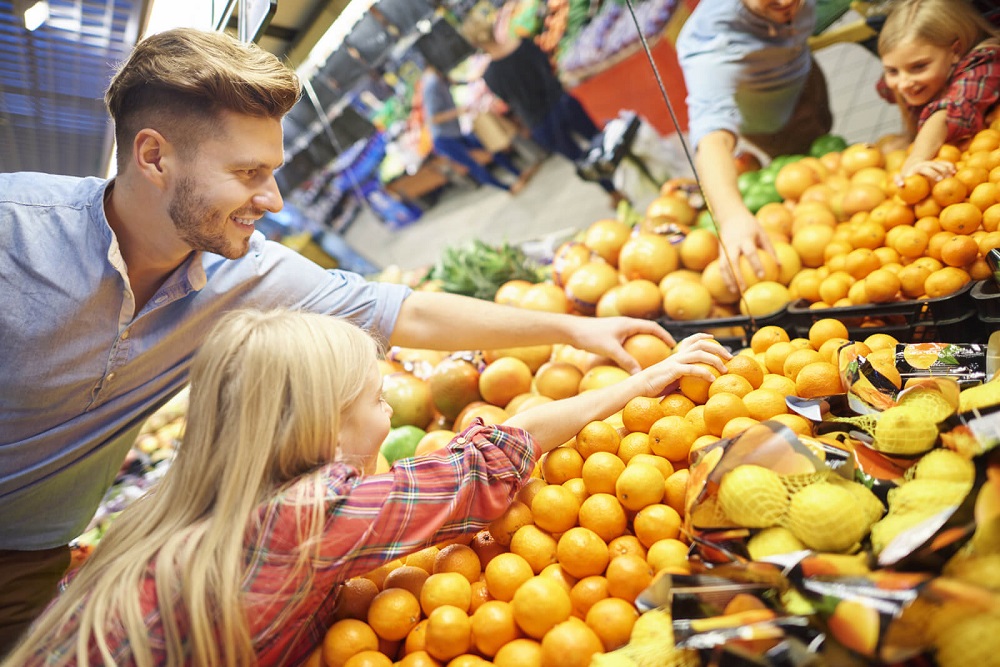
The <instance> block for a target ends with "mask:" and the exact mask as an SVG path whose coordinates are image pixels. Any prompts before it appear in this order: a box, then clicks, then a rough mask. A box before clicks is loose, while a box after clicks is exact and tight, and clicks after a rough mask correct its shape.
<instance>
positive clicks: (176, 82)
mask: <svg viewBox="0 0 1000 667" xmlns="http://www.w3.org/2000/svg"><path fill="white" fill-rule="evenodd" d="M301 91H302V87H301V84H300V82H299V78H298V75H297V74H295V72H294V71H292V70H291V69H289V68H288V67H286V66H285V65H284V64H283V63H282V62H281V61H280V60H278V58H277V57H275V56H274V55H273V54H271V53H268V52H267V51H264V50H263V49H261V48H260V47H258V46H257V45H256V44H252V43H244V42H241V41H239V40H237V39H235V38H233V37H230V36H229V35H226V34H224V33H218V32H205V31H201V30H194V29H191V28H177V29H174V30H167V31H165V32H161V33H157V34H154V35H152V36H150V37H147V38H146V39H144V40H142V41H141V42H139V43H138V44H137V45H136V47H135V49H133V50H132V53H131V54H130V55H129V57H128V59H127V60H126V61H125V62H124V63H123V64H122V65H121V67H120V68H119V69H118V72H117V74H115V76H114V78H113V79H112V80H111V84H110V85H109V87H108V90H107V92H106V94H105V96H104V101H105V103H106V104H107V107H108V111H109V112H110V113H111V118H112V119H113V120H114V124H115V140H116V141H117V142H118V147H119V148H118V170H119V171H122V170H123V169H124V166H125V162H126V161H127V159H128V154H129V150H128V147H129V146H130V145H131V144H132V141H133V139H134V138H135V135H136V134H137V133H138V132H139V130H141V129H143V128H146V127H151V128H153V129H156V130H157V131H159V132H160V133H161V134H163V135H164V136H165V137H166V138H167V139H168V140H170V141H173V142H175V143H176V144H177V145H178V146H179V147H180V148H181V149H182V150H188V151H190V150H191V149H193V148H194V147H195V146H197V144H198V142H199V141H201V140H202V139H203V138H205V137H206V136H208V135H209V133H211V132H216V131H217V127H218V121H219V114H220V112H222V111H232V112H235V113H239V114H245V115H248V116H254V117H258V118H281V117H282V116H284V115H285V114H286V113H288V111H289V110H290V109H291V108H292V106H293V105H294V104H295V103H296V102H297V101H298V99H299V96H300V94H301Z"/></svg>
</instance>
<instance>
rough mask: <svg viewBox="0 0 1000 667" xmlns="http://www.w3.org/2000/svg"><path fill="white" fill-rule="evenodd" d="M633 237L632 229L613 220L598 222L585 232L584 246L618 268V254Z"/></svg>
mask: <svg viewBox="0 0 1000 667" xmlns="http://www.w3.org/2000/svg"><path fill="white" fill-rule="evenodd" d="M631 235H632V228H631V226H629V225H626V224H625V223H623V222H620V221H618V220H614V219H611V218H608V219H604V220H598V221H597V222H594V223H592V224H591V225H590V226H589V227H587V229H586V230H585V231H584V235H583V244H584V245H585V246H587V247H588V248H590V249H591V250H593V251H594V252H596V253H597V254H598V255H600V256H601V258H603V259H604V261H605V262H607V263H608V264H611V265H612V266H618V253H619V252H620V251H621V248H622V246H623V245H625V242H626V241H628V239H629V237H630V236H631Z"/></svg>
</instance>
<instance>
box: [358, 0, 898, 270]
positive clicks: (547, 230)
mask: <svg viewBox="0 0 1000 667" xmlns="http://www.w3.org/2000/svg"><path fill="white" fill-rule="evenodd" d="M856 18H857V16H856V15H855V16H853V17H852V16H851V15H850V14H848V15H845V17H843V18H842V19H841V20H842V21H847V20H853V19H856ZM815 56H816V60H817V62H819V64H820V67H822V68H823V72H824V73H825V74H826V78H827V84H828V87H829V92H830V99H831V106H832V111H833V116H834V126H833V132H834V133H835V134H840V135H842V136H843V137H845V138H846V139H847V140H848V142H850V143H854V142H859V141H875V140H876V139H878V138H879V137H881V136H883V135H884V134H887V133H892V132H898V131H900V119H899V115H898V112H897V110H896V108H895V107H894V106H892V105H890V104H887V103H885V102H884V101H882V100H881V98H879V97H878V96H877V95H876V93H875V82H876V81H877V79H878V76H879V73H880V65H879V62H878V59H877V58H876V57H875V55H873V54H872V53H871V52H870V51H868V50H866V49H865V48H864V47H862V46H860V45H858V44H852V43H847V44H844V43H841V44H834V45H832V46H829V47H826V48H823V49H820V50H819V51H817V52H816V54H815ZM665 141H666V145H667V148H668V150H669V152H670V153H671V155H673V157H674V158H675V160H674V164H675V165H677V167H676V171H677V172H679V171H682V170H685V164H684V160H683V153H682V152H681V149H680V147H679V146H680V141H679V140H678V138H677V137H676V136H672V137H668V138H666V139H665ZM654 196H655V192H654V191H652V190H650V189H649V188H648V187H647V188H645V189H643V190H640V191H636V193H635V195H634V196H633V199H634V201H635V203H636V204H637V206H639V207H640V210H642V208H644V206H645V205H646V204H648V203H649V201H651V200H652V198H653V197H654ZM613 215H614V211H613V209H612V208H611V206H610V204H609V200H608V197H607V196H606V195H605V193H604V192H603V190H601V189H600V187H599V186H597V185H596V184H593V183H586V182H583V181H581V180H580V179H578V178H577V177H576V175H575V172H574V168H573V166H572V165H571V164H570V163H569V162H568V161H567V160H565V159H563V158H562V157H560V156H553V157H550V158H548V159H547V160H546V161H545V162H544V163H543V164H542V167H541V169H540V170H539V171H538V173H537V175H536V176H535V177H534V178H533V179H532V180H531V181H530V182H529V183H528V185H527V186H526V187H525V188H524V190H523V191H521V192H520V193H519V194H518V195H516V196H512V195H510V194H507V193H506V192H502V191H500V190H496V189H493V188H490V187H489V186H484V187H480V188H473V187H471V186H451V187H449V188H448V189H447V190H446V191H445V192H444V193H443V195H442V196H441V198H440V199H439V201H438V202H437V203H436V204H435V205H434V206H433V207H431V208H430V209H428V210H427V211H426V212H425V213H424V215H423V216H422V217H421V218H420V220H418V221H417V222H415V223H413V224H412V225H409V226H407V227H404V228H402V229H398V230H392V229H390V228H389V227H387V226H386V225H385V224H383V223H382V222H381V221H380V220H379V219H378V218H377V217H376V216H375V215H374V214H373V213H372V212H371V211H370V210H368V209H365V210H364V211H362V213H361V214H360V215H359V216H358V218H357V219H356V220H355V221H354V223H353V224H352V225H351V226H350V227H349V228H348V229H347V230H346V232H345V233H344V240H345V241H346V242H347V243H348V244H349V245H350V246H351V247H352V248H354V249H355V250H356V251H357V252H358V253H359V254H361V255H362V256H364V257H365V258H366V259H368V260H370V261H371V262H372V263H373V264H375V265H376V266H379V267H383V268H384V267H386V266H389V265H397V266H399V267H400V268H401V269H404V270H406V269H416V268H421V267H425V266H429V265H431V264H433V263H434V261H435V260H436V259H437V258H438V257H439V256H440V253H441V251H442V250H443V249H444V248H445V247H446V246H449V245H461V244H462V243H464V242H466V241H467V240H470V239H481V240H483V241H486V242H488V243H501V242H504V241H507V242H510V243H524V242H526V241H532V240H540V244H541V245H542V246H545V245H552V244H556V245H557V244H558V243H559V242H561V240H562V239H565V238H567V237H568V236H570V235H572V234H573V233H574V232H575V231H577V230H580V229H583V228H585V227H587V226H588V225H589V224H590V223H591V222H594V221H596V220H599V219H601V218H604V217H610V216H613ZM552 247H555V246H554V245H553V246H552Z"/></svg>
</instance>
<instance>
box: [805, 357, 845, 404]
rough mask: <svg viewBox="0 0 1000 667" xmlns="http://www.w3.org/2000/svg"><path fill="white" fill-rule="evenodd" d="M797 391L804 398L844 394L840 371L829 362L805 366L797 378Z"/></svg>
mask: <svg viewBox="0 0 1000 667" xmlns="http://www.w3.org/2000/svg"><path fill="white" fill-rule="evenodd" d="M795 389H796V393H797V395H798V396H801V397H802V398H818V397H820V396H831V395H833V394H842V393H844V388H843V384H842V383H841V380H840V371H838V370H837V367H836V366H834V365H833V364H831V363H830V362H828V361H817V362H815V363H811V364H807V365H806V366H804V367H803V368H802V370H801V371H799V374H798V376H797V377H796V378H795Z"/></svg>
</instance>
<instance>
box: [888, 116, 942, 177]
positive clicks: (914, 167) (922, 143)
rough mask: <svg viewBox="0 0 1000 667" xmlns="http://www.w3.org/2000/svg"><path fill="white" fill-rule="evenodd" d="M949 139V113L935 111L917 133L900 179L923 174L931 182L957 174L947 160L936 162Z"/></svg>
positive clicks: (904, 162) (900, 172) (901, 169)
mask: <svg viewBox="0 0 1000 667" xmlns="http://www.w3.org/2000/svg"><path fill="white" fill-rule="evenodd" d="M947 138H948V112H947V111H946V110H944V109H942V110H941V111H935V112H934V113H933V114H931V117H930V118H928V119H927V121H926V122H925V123H924V124H923V125H922V126H921V127H920V129H919V130H918V131H917V136H916V138H914V140H913V147H912V148H911V149H910V154H909V155H908V156H907V158H906V160H904V161H903V165H902V166H901V167H900V168H899V178H900V179H903V178H906V177H907V176H912V175H913V174H922V175H923V176H925V177H927V178H929V179H930V180H931V181H940V180H941V179H942V178H945V177H947V176H952V175H954V174H955V165H954V164H953V163H951V162H948V161H947V160H935V159H934V158H935V157H937V154H938V151H940V150H941V146H943V145H944V142H945V140H946V139H947Z"/></svg>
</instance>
